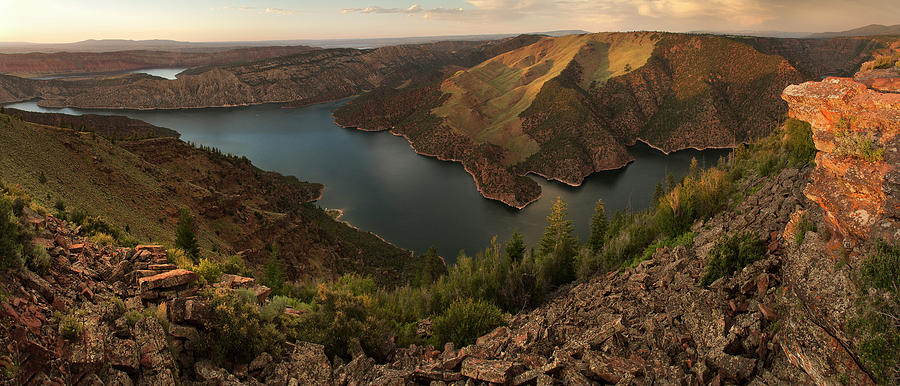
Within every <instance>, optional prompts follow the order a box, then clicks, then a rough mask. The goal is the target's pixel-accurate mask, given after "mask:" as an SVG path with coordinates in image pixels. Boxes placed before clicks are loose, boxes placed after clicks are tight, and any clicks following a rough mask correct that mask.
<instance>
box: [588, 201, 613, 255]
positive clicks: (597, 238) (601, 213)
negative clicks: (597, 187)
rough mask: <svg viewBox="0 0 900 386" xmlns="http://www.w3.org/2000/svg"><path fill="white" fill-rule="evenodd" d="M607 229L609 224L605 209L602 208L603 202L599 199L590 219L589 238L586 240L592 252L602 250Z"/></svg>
mask: <svg viewBox="0 0 900 386" xmlns="http://www.w3.org/2000/svg"><path fill="white" fill-rule="evenodd" d="M608 228H609V222H608V221H607V220H606V208H605V207H604V206H603V200H602V199H599V200H597V206H596V207H595V208H594V216H593V217H591V238H590V239H588V246H589V247H590V248H591V251H592V252H594V253H597V252H599V251H600V249H602V248H603V242H604V240H606V230H607V229H608Z"/></svg>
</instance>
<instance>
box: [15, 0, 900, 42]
mask: <svg viewBox="0 0 900 386" xmlns="http://www.w3.org/2000/svg"><path fill="white" fill-rule="evenodd" d="M0 13H2V14H4V15H6V16H7V17H6V20H5V21H4V23H3V25H0V42H16V43H25V42H27V43H54V44H60V43H69V42H78V41H83V40H90V39H95V40H106V39H123V40H176V41H185V42H241V41H268V40H325V39H367V38H401V37H431V36H447V35H480V34H515V33H526V32H537V31H554V30H586V31H592V32H597V31H632V30H658V31H671V32H688V31H697V30H704V31H742V30H743V31H747V30H752V31H781V32H824V31H841V30H847V29H852V28H857V27H861V26H864V25H869V24H886V25H890V24H896V23H897V22H898V21H900V2H897V1H895V0H861V1H856V2H846V1H838V0H821V1H815V0H788V1H780V0H712V1H702V0H599V1H591V0H420V1H415V0H414V1H397V0H363V1H357V0H345V1H334V2H327V3H324V4H323V3H322V2H312V1H289V0H247V1H241V2H225V1H214V0H198V1H192V2H184V1H175V0H157V1H129V2H121V1H108V0H87V1H82V2H78V4H73V3H72V2H67V1H62V0H50V1H45V2H26V3H22V2H20V1H12V0H0Z"/></svg>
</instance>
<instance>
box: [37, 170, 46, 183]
mask: <svg viewBox="0 0 900 386" xmlns="http://www.w3.org/2000/svg"><path fill="white" fill-rule="evenodd" d="M38 182H39V183H41V185H43V184H46V183H47V176H46V175H45V174H44V171H43V170H41V172H40V173H38Z"/></svg>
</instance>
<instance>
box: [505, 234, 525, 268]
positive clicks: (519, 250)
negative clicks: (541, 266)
mask: <svg viewBox="0 0 900 386" xmlns="http://www.w3.org/2000/svg"><path fill="white" fill-rule="evenodd" d="M506 257H508V258H509V259H510V260H512V261H520V260H522V258H523V257H525V240H524V239H523V238H522V234H521V233H519V231H514V232H513V234H512V237H510V238H509V241H507V242H506Z"/></svg>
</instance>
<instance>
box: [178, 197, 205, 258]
mask: <svg viewBox="0 0 900 386" xmlns="http://www.w3.org/2000/svg"><path fill="white" fill-rule="evenodd" d="M175 247H177V248H181V249H183V250H184V253H185V254H186V255H188V256H190V257H191V259H193V260H194V261H195V262H196V261H198V260H199V259H200V245H199V244H198V243H197V228H196V225H194V217H192V216H191V212H189V211H188V210H187V209H186V208H181V211H179V213H178V227H177V228H175Z"/></svg>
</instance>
